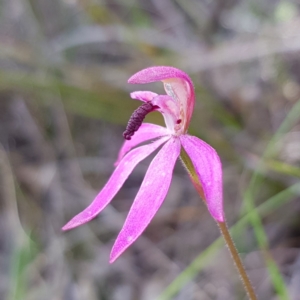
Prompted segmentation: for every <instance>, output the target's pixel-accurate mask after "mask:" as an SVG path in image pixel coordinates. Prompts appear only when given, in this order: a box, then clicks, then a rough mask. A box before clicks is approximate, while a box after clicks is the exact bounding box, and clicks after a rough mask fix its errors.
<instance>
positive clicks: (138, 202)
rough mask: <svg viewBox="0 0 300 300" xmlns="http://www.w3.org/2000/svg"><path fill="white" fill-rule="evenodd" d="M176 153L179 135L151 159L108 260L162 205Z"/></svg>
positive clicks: (129, 240) (118, 254)
mask: <svg viewBox="0 0 300 300" xmlns="http://www.w3.org/2000/svg"><path fill="white" fill-rule="evenodd" d="M179 154H180V141H179V139H178V138H172V139H170V140H169V141H168V142H167V143H166V144H165V145H164V146H163V147H162V149H161V150H160V151H159V153H158V154H157V155H156V156H155V158H154V159H153V160H152V162H151V164H150V166H149V169H148V171H147V173H146V175H145V178H144V180H143V183H142V185H141V187H140V190H139V191H138V193H137V195H136V197H135V200H134V202H133V204H132V206H131V209H130V211H129V214H128V216H127V219H126V221H125V224H124V226H123V228H122V230H121V232H120V233H119V235H118V237H117V240H116V242H115V244H114V246H113V249H112V251H111V255H110V262H111V263H112V262H114V261H115V260H116V259H117V258H118V257H119V256H120V255H121V254H122V253H123V252H124V251H125V250H126V249H127V248H128V247H129V246H130V245H131V244H132V243H133V242H134V241H135V240H136V239H137V238H138V237H139V236H140V235H141V234H142V232H143V231H144V229H145V228H146V227H147V226H148V224H149V223H150V221H151V220H152V218H153V217H154V215H155V213H156V212H157V210H158V209H159V207H160V206H161V204H162V202H163V201H164V199H165V197H166V195H167V192H168V190H169V187H170V183H171V179H172V174H173V169H174V165H175V162H176V160H177V158H178V156H179Z"/></svg>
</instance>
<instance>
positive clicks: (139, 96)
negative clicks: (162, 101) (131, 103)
mask: <svg viewBox="0 0 300 300" xmlns="http://www.w3.org/2000/svg"><path fill="white" fill-rule="evenodd" d="M156 96H157V94H156V93H153V92H149V91H136V92H132V93H130V97H131V98H132V99H136V100H141V101H144V102H149V101H151V100H152V99H153V98H154V97H156Z"/></svg>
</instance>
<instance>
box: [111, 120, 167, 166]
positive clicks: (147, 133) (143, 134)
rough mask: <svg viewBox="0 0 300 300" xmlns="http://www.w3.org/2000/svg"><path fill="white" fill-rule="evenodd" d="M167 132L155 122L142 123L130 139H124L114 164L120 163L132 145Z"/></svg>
mask: <svg viewBox="0 0 300 300" xmlns="http://www.w3.org/2000/svg"><path fill="white" fill-rule="evenodd" d="M168 134H170V132H169V131H168V129H166V128H165V127H162V126H159V125H155V124H149V123H143V124H142V125H141V127H140V128H139V129H138V131H137V132H135V134H134V135H133V136H132V137H131V140H125V142H124V143H123V146H122V147H121V150H120V151H119V155H118V159H117V161H116V162H115V166H117V165H118V164H119V163H120V161H121V159H122V158H123V156H124V155H125V154H126V153H127V152H128V151H129V150H131V149H132V148H133V147H135V146H137V145H139V144H141V143H143V142H146V141H148V140H151V139H155V138H158V137H161V136H165V135H168Z"/></svg>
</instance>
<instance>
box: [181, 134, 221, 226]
mask: <svg viewBox="0 0 300 300" xmlns="http://www.w3.org/2000/svg"><path fill="white" fill-rule="evenodd" d="M180 141H181V144H182V146H183V148H184V150H185V151H186V152H187V154H188V155H189V157H190V159H191V161H192V162H193V165H194V167H195V170H196V172H197V175H198V177H199V179H200V182H201V184H202V188H203V192H204V195H205V198H206V199H205V200H206V203H207V207H208V210H209V212H210V214H211V215H212V217H213V218H214V219H216V220H217V221H219V222H224V211H223V182H222V164H221V161H220V158H219V156H218V154H217V152H216V150H215V149H214V148H212V147H211V146H209V145H208V144H207V143H205V142H204V141H202V140H200V139H198V138H196V137H194V136H190V135H182V136H181V137H180Z"/></svg>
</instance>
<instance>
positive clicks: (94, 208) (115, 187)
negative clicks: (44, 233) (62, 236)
mask: <svg viewBox="0 0 300 300" xmlns="http://www.w3.org/2000/svg"><path fill="white" fill-rule="evenodd" d="M168 139H169V137H164V138H161V139H159V140H157V141H156V142H154V143H152V144H149V145H145V146H141V147H139V148H136V149H134V150H132V151H130V152H129V153H128V154H127V155H126V156H125V157H124V158H123V159H122V160H121V162H120V163H119V165H118V166H117V168H116V169H115V171H114V172H113V174H112V175H111V177H110V179H109V180H108V182H107V183H106V185H105V186H104V188H103V189H102V190H101V192H100V193H99V194H98V195H97V196H96V198H95V199H94V201H93V202H92V203H91V204H90V205H89V206H88V207H87V208H86V209H85V210H83V211H82V212H81V213H79V214H78V215H77V216H75V217H74V218H73V219H72V220H71V221H69V222H68V223H67V224H66V225H65V226H64V227H63V228H62V230H68V229H71V228H74V227H77V226H79V225H82V224H84V223H86V222H88V221H90V220H91V219H93V218H95V217H96V216H97V215H98V214H99V213H100V212H101V210H103V209H104V208H105V207H106V206H107V205H108V204H109V202H110V201H111V200H112V198H113V197H114V196H115V195H116V193H117V192H118V191H119V189H120V188H121V187H122V185H123V183H124V182H125V180H126V179H127V178H128V176H129V175H130V174H131V172H132V170H133V169H134V167H135V166H136V165H137V164H138V163H139V162H140V161H141V160H143V159H144V158H146V157H147V156H148V155H150V154H151V153H152V152H153V151H155V150H156V149H157V148H158V147H159V146H160V145H161V144H163V143H164V142H166V141H167V140H168Z"/></svg>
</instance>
